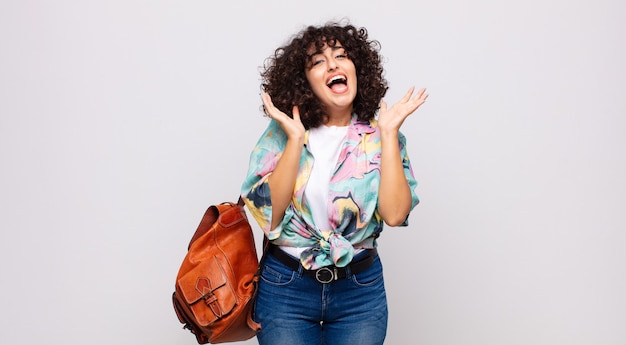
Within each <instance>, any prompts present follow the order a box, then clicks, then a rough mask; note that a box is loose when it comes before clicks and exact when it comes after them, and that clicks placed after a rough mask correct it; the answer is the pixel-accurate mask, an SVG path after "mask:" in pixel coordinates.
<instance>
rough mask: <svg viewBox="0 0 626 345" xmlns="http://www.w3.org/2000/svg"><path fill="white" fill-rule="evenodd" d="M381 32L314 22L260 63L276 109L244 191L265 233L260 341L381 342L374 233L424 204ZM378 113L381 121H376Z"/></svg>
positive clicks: (269, 103) (413, 99)
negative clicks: (389, 100) (389, 99)
mask: <svg viewBox="0 0 626 345" xmlns="http://www.w3.org/2000/svg"><path fill="white" fill-rule="evenodd" d="M378 49H379V44H378V42H377V41H372V40H369V39H368V35H367V31H366V30H365V29H364V28H360V29H357V28H356V27H354V26H352V25H350V24H346V25H341V24H333V23H331V24H327V25H325V26H322V27H313V26H311V27H308V28H306V29H305V30H303V31H302V32H300V33H299V34H298V35H297V36H295V37H294V38H293V39H292V40H291V41H290V42H289V43H288V44H287V45H285V46H284V47H281V48H278V49H277V50H276V52H275V54H274V55H273V56H272V57H270V58H269V59H268V61H267V63H266V65H265V69H264V71H263V72H262V74H261V75H262V77H263V84H262V88H263V92H262V95H261V97H262V100H263V108H264V110H265V113H266V115H267V116H269V117H270V118H271V121H270V124H269V126H268V127H267V129H266V130H265V132H264V133H263V135H262V136H261V138H260V139H259V141H258V143H257V145H256V147H255V148H254V150H253V151H252V154H251V157H250V167H249V171H248V174H247V177H246V179H245V181H244V183H243V186H242V198H243V200H244V201H245V203H246V206H247V207H248V209H249V210H250V212H251V214H252V215H253V216H254V217H255V219H256V220H257V222H258V223H259V225H260V227H261V228H262V229H263V231H264V232H265V235H266V237H267V239H268V240H269V243H270V245H269V249H268V253H267V254H266V256H265V258H264V260H263V262H262V264H261V267H262V271H261V281H260V284H259V291H258V296H257V300H256V306H255V314H254V318H255V321H257V322H259V323H261V326H262V331H261V332H260V333H259V334H258V335H257V338H258V341H259V343H260V344H261V345H263V344H272V345H276V344H289V345H299V344H317V345H319V344H331V345H342V344H346V345H354V344H359V345H368V344H382V343H383V341H384V339H385V335H386V330H387V301H386V295H385V287H384V283H383V278H382V265H381V261H380V258H379V257H378V254H377V251H376V246H377V243H376V238H377V237H378V236H379V234H380V232H381V231H382V229H383V223H386V224H387V225H389V226H403V225H404V226H405V225H407V218H408V215H409V212H410V211H411V210H412V209H413V207H414V206H415V205H417V203H418V198H417V195H416V194H415V188H416V185H417V182H416V181H415V178H414V177H413V173H412V171H411V166H410V162H409V158H408V156H407V152H406V150H405V138H404V136H403V135H402V134H401V133H400V132H399V129H400V126H401V125H402V123H403V122H404V120H405V119H406V118H407V117H408V116H409V115H410V114H412V113H413V112H414V111H415V110H416V109H417V108H418V107H419V106H420V105H422V104H423V103H424V102H425V100H426V98H427V95H426V93H425V90H424V89H421V90H419V91H418V92H417V93H416V94H415V95H413V93H414V89H413V88H411V89H409V91H408V92H407V93H406V94H405V95H404V97H403V98H402V99H401V100H400V101H399V102H398V103H397V104H395V105H394V106H392V107H390V108H387V104H386V103H385V102H381V101H382V98H383V96H384V95H385V93H386V91H387V82H386V80H385V79H384V78H383V68H382V65H381V59H380V56H379V53H378ZM377 112H378V119H377V120H376V119H375V116H376V113H377Z"/></svg>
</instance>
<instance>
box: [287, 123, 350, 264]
mask: <svg viewBox="0 0 626 345" xmlns="http://www.w3.org/2000/svg"><path fill="white" fill-rule="evenodd" d="M347 132H348V126H344V127H337V126H330V127H328V126H324V125H321V126H319V127H316V128H311V129H310V130H309V143H308V149H309V151H310V152H311V154H313V157H314V161H313V168H312V169H311V175H310V176H309V181H308V183H307V185H306V188H305V190H304V200H305V202H306V203H307V204H308V205H309V207H310V208H311V213H312V215H313V221H314V222H315V225H316V226H317V228H319V229H320V230H328V229H330V222H329V221H328V190H329V187H328V185H329V184H330V178H331V176H332V174H333V171H334V169H335V167H336V166H337V160H338V159H339V153H340V152H341V147H342V144H343V141H344V138H345V137H346V133H347ZM281 248H282V249H283V250H284V251H286V252H287V253H289V254H291V255H292V256H295V257H300V253H302V252H303V251H304V250H306V249H307V248H294V247H283V246H281Z"/></svg>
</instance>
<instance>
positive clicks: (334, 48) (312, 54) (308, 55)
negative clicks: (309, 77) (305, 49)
mask: <svg viewBox="0 0 626 345" xmlns="http://www.w3.org/2000/svg"><path fill="white" fill-rule="evenodd" d="M339 49H344V50H345V49H346V48H344V47H343V46H340V45H336V46H332V47H330V50H332V51H335V50H339ZM318 54H322V51H321V50H316V51H315V52H313V53H311V54H307V56H306V57H307V59H308V60H310V59H311V58H312V57H314V56H315V55H318Z"/></svg>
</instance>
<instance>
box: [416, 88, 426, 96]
mask: <svg viewBox="0 0 626 345" xmlns="http://www.w3.org/2000/svg"><path fill="white" fill-rule="evenodd" d="M415 97H416V98H417V99H421V98H426V97H428V94H426V88H424V87H423V88H421V89H419V90H418V91H417V94H416V95H415Z"/></svg>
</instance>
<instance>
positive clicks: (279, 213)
mask: <svg viewBox="0 0 626 345" xmlns="http://www.w3.org/2000/svg"><path fill="white" fill-rule="evenodd" d="M262 99H263V103H264V107H265V111H266V112H267V114H268V115H269V116H270V117H271V118H272V119H274V120H276V121H277V122H278V123H279V124H280V126H281V128H282V129H283V131H284V132H285V134H287V144H286V146H285V150H284V151H283V153H282V155H281V156H280V159H279V160H278V163H277V164H276V168H275V169H274V171H273V172H272V174H271V175H270V176H269V177H268V180H267V181H268V185H269V188H270V194H271V200H272V220H271V228H272V229H274V228H275V227H277V226H278V224H280V222H281V220H282V219H283V216H284V215H285V210H286V209H287V207H288V206H289V204H290V203H291V199H292V197H293V190H294V186H295V183H296V177H297V175H298V170H299V166H300V155H301V153H302V146H303V145H304V126H303V125H302V122H301V121H300V112H299V111H298V107H297V106H294V107H293V118H291V117H289V116H288V115H286V114H285V113H283V112H281V111H280V110H278V109H277V108H276V107H275V106H274V104H273V103H272V99H271V98H270V96H269V95H268V94H267V93H263V94H262Z"/></svg>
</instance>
